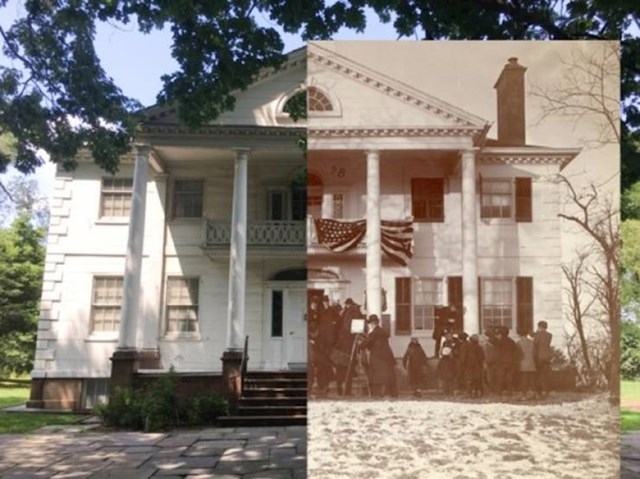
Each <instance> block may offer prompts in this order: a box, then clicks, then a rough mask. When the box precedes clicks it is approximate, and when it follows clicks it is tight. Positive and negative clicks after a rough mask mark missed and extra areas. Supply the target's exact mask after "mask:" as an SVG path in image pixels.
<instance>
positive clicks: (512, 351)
mask: <svg viewBox="0 0 640 479" xmlns="http://www.w3.org/2000/svg"><path fill="white" fill-rule="evenodd" d="M494 353H495V358H494V359H495V368H496V392H497V393H498V394H500V395H502V394H503V392H505V391H506V392H507V395H509V396H511V395H512V394H513V389H514V385H515V382H514V378H515V377H516V371H517V370H518V369H519V365H520V349H519V348H518V345H517V344H516V342H515V341H514V340H513V339H511V338H510V337H509V329H508V328H507V327H505V326H500V327H499V328H498V331H497V334H496V341H495V344H494Z"/></svg>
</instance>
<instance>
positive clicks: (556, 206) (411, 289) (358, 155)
mask: <svg viewBox="0 0 640 479" xmlns="http://www.w3.org/2000/svg"><path fill="white" fill-rule="evenodd" d="M460 47H461V45H460V44H459V45H457V46H456V45H454V46H453V47H452V45H440V44H438V45H434V44H433V43H431V42H416V43H415V44H410V45H403V46H402V47H397V48H395V49H393V48H390V47H389V46H388V44H384V43H376V42H371V43H368V44H367V43H357V42H312V43H311V44H310V45H309V46H308V65H307V68H308V75H307V84H308V87H309V89H310V90H311V89H312V88H313V95H310V96H309V119H308V135H309V153H308V175H309V192H308V197H309V201H310V207H309V214H310V215H312V216H313V217H314V220H313V221H312V222H311V223H312V225H313V230H312V231H311V234H310V237H309V242H310V244H309V249H308V268H309V280H308V284H309V288H310V295H312V296H313V295H320V294H323V295H328V296H330V297H331V298H332V299H333V300H339V301H341V302H342V303H344V302H345V300H346V299H347V298H352V299H353V300H354V301H355V302H356V303H358V304H361V305H363V306H365V309H366V312H367V314H377V315H378V316H381V317H382V320H383V324H384V325H385V326H386V327H387V328H389V330H390V334H391V345H392V348H393V349H394V353H395V355H396V357H400V356H402V354H403V352H404V350H405V348H406V346H407V343H408V342H409V337H411V336H415V337H418V338H419V339H420V341H421V342H422V344H423V345H424V346H425V348H426V351H427V354H428V355H429V356H431V355H432V354H433V349H434V343H433V339H432V334H433V330H434V321H435V311H436V307H437V306H443V305H449V304H453V305H456V306H457V309H458V311H464V314H463V325H464V330H465V331H466V332H467V333H469V334H473V333H479V332H480V331H481V330H484V329H485V327H487V326H494V325H504V326H507V327H508V328H509V329H510V330H511V332H512V334H514V335H515V334H516V332H518V331H526V330H529V331H531V330H533V329H534V328H535V327H534V323H536V322H537V321H538V320H542V319H544V320H546V321H547V322H548V323H549V330H550V332H552V333H553V334H554V336H555V337H556V338H557V339H556V342H555V344H556V346H557V347H561V346H562V341H563V338H564V336H565V320H564V318H563V313H562V304H563V298H562V272H561V268H560V266H561V263H562V248H561V223H560V221H561V220H560V219H559V218H558V216H557V214H558V212H559V211H560V208H561V187H560V185H559V184H558V182H557V181H555V175H556V174H557V173H559V172H561V171H562V170H563V168H565V167H566V166H567V165H568V164H569V163H570V162H571V161H572V160H573V159H574V158H575V157H576V156H577V155H578V154H579V151H580V150H579V149H576V148H557V147H555V148H551V147H544V146H537V145H531V144H529V143H528V142H527V140H526V130H527V125H526V123H525V96H526V92H525V71H526V67H525V66H523V65H521V64H520V62H519V60H518V59H517V58H513V57H512V58H508V57H507V56H504V57H502V60H501V62H500V63H496V64H492V65H488V64H487V62H486V60H485V59H483V61H482V65H480V64H479V65H478V67H477V68H478V69H480V68H482V69H483V70H484V71H486V70H488V69H491V70H492V71H495V74H494V75H495V76H494V80H493V81H494V82H495V83H494V84H491V83H488V84H486V87H485V89H484V90H482V89H481V88H480V87H479V85H478V84H477V82H478V80H477V79H476V78H475V77H474V76H460V77H459V78H457V79H456V84H454V85H451V89H454V90H455V89H458V90H460V91H464V89H465V85H469V86H471V85H472V86H473V90H474V91H476V92H477V91H479V90H480V91H484V93H483V95H484V97H483V100H484V99H486V98H490V99H491V101H492V103H493V102H495V100H494V99H493V97H494V92H493V90H492V88H491V87H493V88H495V95H496V96H497V115H496V116H497V138H490V137H488V135H487V133H488V131H489V129H490V128H491V126H492V125H491V123H490V122H489V121H488V120H485V119H483V118H481V117H479V116H477V115H476V114H473V113H471V111H473V109H474V103H469V104H468V106H466V105H465V104H454V103H453V102H451V101H444V100H442V99H440V98H439V97H438V91H446V92H447V93H450V92H449V91H448V90H447V88H448V86H447V85H444V86H443V85H442V82H440V84H439V85H437V83H436V82H433V81H432V80H431V79H430V77H437V76H442V71H441V70H437V69H435V67H434V66H432V63H431V62H430V55H441V58H443V57H442V55H445V57H444V58H446V60H444V61H442V60H441V61H440V65H443V64H446V65H447V67H448V68H450V69H451V71H453V72H454V74H453V75H452V76H454V77H455V71H456V64H458V63H460V62H462V61H465V62H467V63H466V64H467V65H468V64H469V63H468V62H469V61H470V59H469V58H470V57H469V55H467V56H466V57H465V58H466V59H465V60H461V59H460V58H461V54H462V53H463V52H464V51H463V49H462V48H460ZM456 54H457V55H458V56H456ZM446 55H449V56H448V57H446ZM392 58H398V61H396V62H395V63H394V64H393V65H395V68H394V66H392V62H391V61H390V59H392ZM409 59H411V61H409ZM505 63H506V64H505ZM434 64H435V62H434ZM468 70H469V69H467V71H468ZM451 71H450V72H449V73H451ZM403 77H408V78H411V79H412V81H413V82H414V84H413V85H412V84H410V83H409V82H405V81H403ZM416 83H417V84H423V85H424V87H422V88H420V87H416V86H415V84H416ZM431 84H432V85H437V86H438V88H440V90H438V89H437V88H435V87H434V88H433V89H429V88H428V85H431ZM494 108H495V107H494Z"/></svg>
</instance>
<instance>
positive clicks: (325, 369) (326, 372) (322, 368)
mask: <svg viewBox="0 0 640 479" xmlns="http://www.w3.org/2000/svg"><path fill="white" fill-rule="evenodd" d="M318 316H319V321H318V329H317V331H318V333H317V336H316V350H315V358H316V368H317V375H318V390H319V391H318V392H319V394H320V395H321V396H322V395H326V394H327V391H328V389H329V383H330V382H331V379H332V377H333V366H332V364H331V358H330V353H331V348H332V346H333V339H334V338H333V318H332V316H333V312H332V310H331V308H330V307H329V297H328V296H324V297H323V298H322V306H320V308H319V315H318Z"/></svg>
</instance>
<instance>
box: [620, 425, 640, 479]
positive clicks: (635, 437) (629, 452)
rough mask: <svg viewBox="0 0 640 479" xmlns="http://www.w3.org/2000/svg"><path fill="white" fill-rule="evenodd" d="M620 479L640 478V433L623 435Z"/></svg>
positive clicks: (634, 432)
mask: <svg viewBox="0 0 640 479" xmlns="http://www.w3.org/2000/svg"><path fill="white" fill-rule="evenodd" d="M620 449H621V452H620V456H621V461H620V479H635V478H638V477H640V431H632V432H628V433H622V441H621V448H620Z"/></svg>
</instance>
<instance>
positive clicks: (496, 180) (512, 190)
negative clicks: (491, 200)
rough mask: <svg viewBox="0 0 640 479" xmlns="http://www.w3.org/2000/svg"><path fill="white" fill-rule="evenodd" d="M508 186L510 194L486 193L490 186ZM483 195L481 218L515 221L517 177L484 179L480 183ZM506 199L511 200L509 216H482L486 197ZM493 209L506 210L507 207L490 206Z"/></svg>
mask: <svg viewBox="0 0 640 479" xmlns="http://www.w3.org/2000/svg"><path fill="white" fill-rule="evenodd" d="M496 183H502V184H508V185H509V193H495V192H490V193H487V192H486V188H487V186H488V185H489V184H496ZM480 184H481V189H482V193H481V195H480V218H481V219H482V220H488V221H492V220H498V221H499V220H502V221H504V220H514V221H515V214H516V212H515V210H516V191H515V190H516V188H515V177H486V178H485V177H483V178H482V179H481V181H480ZM496 196H497V197H504V198H508V199H509V204H508V208H509V215H505V216H493V215H492V216H484V215H483V214H482V209H483V208H484V205H483V201H484V198H485V197H496ZM489 207H491V208H506V206H501V205H497V206H496V205H490V206H489Z"/></svg>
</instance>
